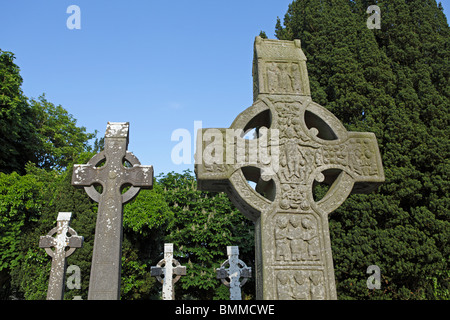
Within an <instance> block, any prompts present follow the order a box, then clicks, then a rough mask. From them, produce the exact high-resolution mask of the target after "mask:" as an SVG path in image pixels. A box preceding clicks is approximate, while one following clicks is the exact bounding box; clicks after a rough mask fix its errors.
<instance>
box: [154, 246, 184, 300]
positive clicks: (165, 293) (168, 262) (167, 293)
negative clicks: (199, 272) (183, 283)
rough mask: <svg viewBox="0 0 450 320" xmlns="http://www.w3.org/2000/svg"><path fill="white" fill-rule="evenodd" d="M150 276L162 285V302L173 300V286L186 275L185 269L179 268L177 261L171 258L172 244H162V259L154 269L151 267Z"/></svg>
mask: <svg viewBox="0 0 450 320" xmlns="http://www.w3.org/2000/svg"><path fill="white" fill-rule="evenodd" d="M150 275H151V276H152V277H156V279H158V281H159V282H160V283H162V284H163V289H162V298H163V300H175V289H174V287H173V286H174V284H175V283H176V282H177V281H178V280H180V278H181V276H185V275H186V267H184V266H181V265H180V263H179V262H178V260H176V259H174V258H173V243H166V244H164V259H162V260H160V261H159V262H158V264H157V265H156V267H151V269H150ZM174 276H175V278H174Z"/></svg>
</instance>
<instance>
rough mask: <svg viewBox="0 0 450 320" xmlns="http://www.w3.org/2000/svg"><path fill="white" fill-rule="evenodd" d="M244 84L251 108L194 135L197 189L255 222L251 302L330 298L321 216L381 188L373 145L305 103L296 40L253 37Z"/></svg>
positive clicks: (381, 177)
mask: <svg viewBox="0 0 450 320" xmlns="http://www.w3.org/2000/svg"><path fill="white" fill-rule="evenodd" d="M253 82H254V85H253V88H254V91H253V98H254V103H253V105H252V106H251V107H249V108H248V109H246V110H244V111H243V112H242V113H240V114H239V115H238V116H237V117H236V119H235V120H234V121H233V123H232V124H231V126H230V128H227V129H224V128H221V129H201V130H199V132H198V134H197V150H196V155H195V173H196V176H197V183H198V188H199V189H200V190H209V191H214V192H220V191H225V192H226V193H227V194H228V196H229V197H230V199H231V201H232V202H233V203H234V205H235V206H236V207H237V208H238V209H239V210H240V211H241V212H242V213H243V214H244V215H245V216H246V217H248V218H249V219H251V220H252V221H254V222H255V246H256V248H255V255H256V257H255V265H256V298H257V299H269V300H271V299H280V300H284V299H336V297H337V295H336V288H335V279H334V268H333V258H332V252H331V242H330V235H329V230H328V229H329V228H328V214H329V213H331V212H332V211H334V210H335V209H337V208H338V207H339V206H340V205H341V204H342V203H343V202H344V201H345V199H346V198H347V197H348V196H349V195H350V193H368V192H370V191H372V190H374V189H376V188H377V187H378V186H379V185H380V184H381V183H382V182H383V181H384V172H383V166H382V162H381V155H380V152H379V149H378V144H377V139H376V137H375V135H374V134H373V133H369V132H363V133H361V132H348V131H347V130H346V129H345V127H344V126H343V125H342V123H341V122H340V121H339V120H338V119H337V118H336V117H335V116H334V115H333V114H332V113H331V112H330V111H328V110H327V109H325V108H324V107H322V106H320V105H319V104H317V103H315V102H313V101H312V99H311V93H310V88H309V80H308V72H307V69H306V57H305V55H304V53H303V51H302V50H301V46H300V40H294V41H284V40H283V41H281V40H280V41H279V40H269V39H262V38H261V37H257V38H256V40H255V46H254V58H253ZM250 130H254V132H255V136H254V138H253V139H246V138H245V137H246V136H245V134H246V133H247V132H249V131H250ZM248 181H252V182H254V183H255V184H256V188H255V189H254V188H252V186H251V185H250V184H249V183H247V182H248ZM321 182H323V183H325V184H328V185H330V187H329V189H328V192H327V193H326V195H325V196H324V197H323V198H322V199H315V197H314V195H313V190H314V187H315V186H316V185H317V184H318V183H321Z"/></svg>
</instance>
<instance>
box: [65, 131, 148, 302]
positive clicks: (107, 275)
mask: <svg viewBox="0 0 450 320" xmlns="http://www.w3.org/2000/svg"><path fill="white" fill-rule="evenodd" d="M128 129H129V123H128V122H108V125H107V128H106V134H105V149H104V151H102V152H100V153H98V154H96V155H95V156H93V157H92V158H91V159H90V160H89V162H88V163H87V164H78V165H75V166H74V169H73V175H72V185H73V186H75V187H84V189H85V191H86V193H87V194H88V195H89V197H91V199H92V200H94V201H96V202H98V203H99V204H98V214H97V223H96V227H95V241H94V252H93V256H92V267H91V278H90V282H89V293H88V299H89V300H118V299H120V269H121V259H122V219H123V217H122V213H123V204H125V203H127V202H128V201H130V200H132V199H133V198H134V197H136V196H137V194H138V192H139V191H140V189H141V188H147V189H151V188H152V187H153V167H152V166H142V165H141V164H140V162H139V160H138V159H137V158H136V156H134V155H133V154H132V153H131V152H129V151H127V146H128ZM125 161H128V163H129V164H131V165H132V167H126V163H125ZM102 164H103V165H102ZM101 165H102V166H101ZM96 185H101V186H102V189H103V192H102V193H99V192H97V191H96V189H95V186H96ZM126 186H129V187H130V188H129V189H128V190H127V191H126V192H125V193H124V194H122V193H121V191H122V189H123V188H124V187H126Z"/></svg>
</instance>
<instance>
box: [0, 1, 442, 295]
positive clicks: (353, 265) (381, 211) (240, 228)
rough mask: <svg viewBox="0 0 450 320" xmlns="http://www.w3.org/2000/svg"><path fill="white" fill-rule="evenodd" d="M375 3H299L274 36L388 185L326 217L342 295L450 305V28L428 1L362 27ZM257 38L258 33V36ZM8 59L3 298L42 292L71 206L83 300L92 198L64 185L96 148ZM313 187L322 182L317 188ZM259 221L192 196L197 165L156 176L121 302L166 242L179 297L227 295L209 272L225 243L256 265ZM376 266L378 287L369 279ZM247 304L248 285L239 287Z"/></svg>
mask: <svg viewBox="0 0 450 320" xmlns="http://www.w3.org/2000/svg"><path fill="white" fill-rule="evenodd" d="M371 4H374V3H373V1H349V0H323V1H315V0H314V1H313V0H311V1H307V0H302V1H294V2H292V4H291V5H290V6H289V9H288V11H287V14H286V16H285V17H284V21H283V23H282V22H281V19H279V20H278V23H277V26H276V37H277V38H279V39H289V40H292V39H301V41H302V49H303V51H304V52H305V54H306V56H307V58H308V71H309V77H310V82H311V92H312V98H313V100H314V101H316V102H318V103H319V104H321V105H323V106H325V107H326V108H328V109H329V110H331V111H332V112H333V113H334V114H335V115H336V116H337V117H338V118H339V119H340V120H341V121H342V122H343V123H344V125H345V126H346V127H347V129H348V130H354V131H371V132H374V133H375V134H376V136H377V138H378V143H379V146H380V150H381V153H382V159H383V165H384V170H385V175H386V183H385V184H383V185H382V186H381V187H380V188H379V190H378V191H377V192H374V193H371V194H369V195H351V196H350V197H349V199H347V201H346V202H345V203H344V205H342V206H341V207H340V208H339V209H338V210H336V212H334V213H332V214H331V216H330V219H331V221H330V228H331V238H332V239H331V240H332V249H333V258H334V264H335V271H336V281H337V293H338V298H339V299H450V293H449V278H450V271H449V256H450V249H449V236H450V219H449V218H450V210H449V203H450V197H449V184H450V179H449V171H450V156H449V151H450V150H449V149H450V148H449V136H450V129H449V121H448V120H449V105H450V103H449V101H450V97H449V95H450V86H449V79H450V63H449V55H450V50H449V49H450V48H449V41H450V34H449V33H450V32H449V27H448V24H447V20H446V18H445V16H444V14H443V12H442V7H440V5H438V4H436V2H435V1H429V0H421V1H418V0H415V1H414V0H413V1H404V0H403V1H401V0H391V1H387V2H385V3H381V2H380V3H378V6H379V7H380V9H381V29H380V30H376V29H368V28H367V26H366V20H367V17H368V14H367V13H366V9H367V7H368V6H369V5H371ZM261 34H262V35H264V32H262V33H261ZM21 84H22V78H21V76H20V70H19V67H18V66H17V65H16V64H15V63H14V55H13V54H12V53H10V52H5V51H1V50H0V298H2V299H45V297H46V291H47V283H48V275H49V270H50V257H48V256H47V255H46V253H45V251H44V250H43V249H39V247H38V242H39V236H42V235H45V234H47V232H48V231H49V230H50V229H52V228H53V227H54V226H55V220H56V217H57V214H58V212H59V211H71V212H72V222H71V226H72V227H73V228H74V229H75V230H76V231H77V232H78V234H79V235H82V236H84V238H85V242H84V246H83V248H81V249H78V250H76V251H75V253H74V254H73V255H72V256H70V257H69V258H68V265H71V264H75V265H78V266H79V267H80V269H81V276H82V286H81V290H66V294H65V299H72V298H73V296H75V295H81V296H82V297H83V298H84V299H86V298H87V289H88V284H89V273H90V263H91V257H92V248H93V240H94V229H95V219H96V211H97V204H95V203H93V202H92V201H90V200H89V198H88V196H87V195H86V194H85V192H84V190H77V189H75V188H73V187H72V186H71V185H70V179H71V173H72V167H73V164H74V163H85V162H87V161H88V160H89V159H90V158H91V157H92V156H93V155H94V154H95V153H97V152H98V151H100V150H101V148H102V140H101V139H95V142H94V143H93V145H90V144H89V141H91V140H92V139H93V138H95V136H96V133H86V130H85V128H83V127H78V126H77V125H76V120H75V119H74V118H73V117H72V116H71V115H70V114H69V113H68V112H67V111H66V110H65V109H64V108H63V107H62V106H55V105H54V104H52V103H51V102H49V101H47V100H46V98H45V96H44V95H43V96H41V97H39V98H38V99H37V100H34V99H28V98H27V97H25V96H24V94H23V92H22V90H21ZM319 191H320V190H319ZM253 236H254V227H253V225H252V223H251V222H249V221H248V220H246V219H245V218H244V217H243V215H242V214H241V213H239V212H238V211H237V210H236V209H235V208H234V207H233V205H232V204H231V203H230V201H229V200H228V198H227V196H226V195H225V194H223V193H217V194H215V193H209V192H202V191H198V190H197V188H196V180H195V177H194V176H193V174H192V172H190V171H186V172H183V173H174V172H172V173H167V174H162V175H160V176H158V177H157V178H156V179H155V183H154V188H153V190H143V191H141V193H140V194H139V195H138V197H137V198H136V199H135V200H134V201H133V202H131V203H129V204H127V205H126V206H125V207H124V243H123V256H122V299H158V298H159V297H160V288H161V285H160V284H159V283H156V281H155V279H154V278H152V277H150V266H153V265H156V263H157V262H158V261H159V260H160V259H161V258H162V255H163V246H164V243H165V242H173V243H174V250H175V255H176V258H177V259H178V260H179V261H180V263H181V264H182V265H185V266H186V267H187V276H185V277H182V278H181V280H180V281H179V282H178V283H177V285H176V297H177V299H227V297H228V293H227V288H226V287H224V286H223V285H221V284H220V281H219V280H217V279H215V271H214V270H215V268H217V267H219V265H220V264H221V263H222V262H223V261H224V260H225V259H226V246H227V245H239V247H240V258H241V259H242V260H243V261H245V262H246V263H247V264H248V265H249V266H251V267H253V268H254V264H253V261H254V249H253V247H254V242H253V241H254V240H253ZM374 264H375V265H378V266H379V267H380V268H381V276H382V283H381V289H380V290H369V289H367V286H366V280H367V277H368V275H367V274H366V269H367V267H368V266H369V265H374ZM244 298H245V299H252V298H254V282H253V281H251V282H249V283H248V284H247V285H246V286H245V287H244Z"/></svg>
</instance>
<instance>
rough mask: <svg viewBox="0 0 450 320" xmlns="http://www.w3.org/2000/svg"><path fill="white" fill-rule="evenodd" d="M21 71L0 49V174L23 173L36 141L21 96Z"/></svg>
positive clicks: (11, 56) (8, 53) (26, 102)
mask: <svg viewBox="0 0 450 320" xmlns="http://www.w3.org/2000/svg"><path fill="white" fill-rule="evenodd" d="M22 81H23V80H22V77H21V76H20V69H19V67H18V66H17V65H16V64H15V63H14V54H13V53H11V52H7V51H2V50H1V49H0V172H4V173H10V172H13V171H17V172H19V173H22V174H23V173H25V164H26V163H27V162H28V161H30V160H31V161H32V160H34V159H33V157H32V155H33V153H34V152H33V151H34V145H35V144H36V141H37V140H36V138H35V136H34V131H33V126H32V120H33V117H32V112H31V109H30V108H29V106H28V101H27V98H26V97H25V95H24V94H23V92H22V89H21V85H22Z"/></svg>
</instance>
